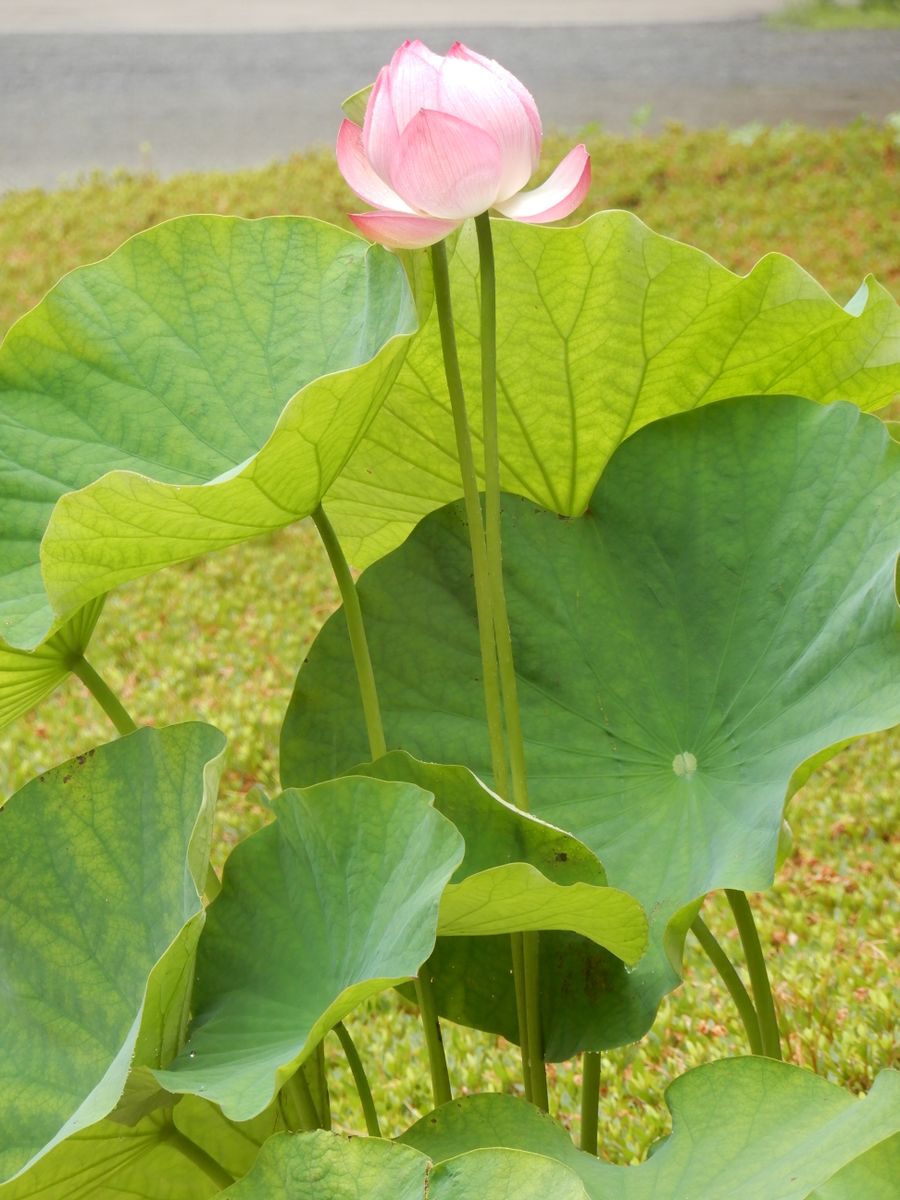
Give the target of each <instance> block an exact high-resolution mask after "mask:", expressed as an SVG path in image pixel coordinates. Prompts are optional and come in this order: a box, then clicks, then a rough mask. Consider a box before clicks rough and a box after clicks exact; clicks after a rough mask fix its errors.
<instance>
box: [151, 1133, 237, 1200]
mask: <svg viewBox="0 0 900 1200" xmlns="http://www.w3.org/2000/svg"><path fill="white" fill-rule="evenodd" d="M166 1141H167V1142H169V1144H170V1145H172V1146H174V1147H175V1149H176V1150H178V1152H179V1153H180V1154H182V1155H183V1156H184V1157H185V1158H186V1159H188V1161H189V1162H192V1163H193V1164H194V1166H195V1167H198V1168H199V1169H200V1170H201V1171H202V1172H203V1174H204V1175H205V1176H206V1177H207V1179H211V1180H212V1182H213V1183H214V1184H215V1185H216V1186H217V1187H218V1188H219V1189H220V1190H221V1189H224V1188H227V1187H230V1186H231V1184H233V1183H234V1176H233V1175H230V1174H229V1173H228V1171H226V1170H225V1168H224V1167H223V1166H221V1165H220V1164H219V1163H217V1162H216V1160H215V1159H214V1158H212V1157H211V1156H210V1155H209V1154H207V1153H206V1151H205V1150H204V1149H202V1147H200V1146H198V1145H197V1144H196V1142H192V1141H191V1140H190V1138H188V1137H185V1135H184V1134H183V1133H182V1132H181V1130H180V1129H176V1128H175V1126H174V1125H172V1126H170V1128H169V1129H168V1131H167V1133H166Z"/></svg>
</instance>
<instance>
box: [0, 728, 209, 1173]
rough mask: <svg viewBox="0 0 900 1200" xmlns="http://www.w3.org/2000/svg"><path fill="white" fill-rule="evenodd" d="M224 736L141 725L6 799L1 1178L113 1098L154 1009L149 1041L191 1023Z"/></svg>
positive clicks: (145, 1040) (106, 1108)
mask: <svg viewBox="0 0 900 1200" xmlns="http://www.w3.org/2000/svg"><path fill="white" fill-rule="evenodd" d="M223 747H224V738H223V736H222V734H220V733H219V732H218V731H217V730H215V729H212V728H211V727H209V726H206V725H198V724H191V725H179V726H174V727H172V728H170V729H164V730H153V729H142V730H139V731H138V732H136V733H133V734H131V735H129V736H128V737H125V738H121V739H120V740H118V741H116V742H112V743H111V744H110V745H108V746H102V747H100V748H99V749H98V750H96V751H94V750H91V751H89V752H88V753H86V754H81V755H79V756H78V757H77V758H76V759H73V760H72V761H71V762H69V763H66V764H64V765H63V766H61V767H57V768H55V769H54V770H52V771H48V772H47V773H46V774H45V775H42V776H40V777H39V778H38V779H35V780H32V782H31V783H29V784H27V786H26V787H24V788H23V789H22V790H21V791H20V792H19V793H17V794H16V795H15V796H13V797H12V799H10V800H9V801H8V802H7V804H6V805H5V806H4V807H3V808H2V809H0V829H2V847H3V888H2V890H0V991H2V994H3V1003H2V1005H0V1044H2V1046H3V1054H2V1055H0V1092H2V1094H3V1097H4V1101H3V1105H2V1106H0V1179H2V1180H6V1179H10V1178H12V1177H14V1176H15V1175H16V1174H17V1173H18V1172H20V1171H22V1170H23V1169H24V1168H25V1167H26V1166H28V1164H29V1163H33V1162H34V1161H35V1160H37V1159H38V1158H39V1157H40V1156H41V1155H43V1154H45V1153H46V1152H47V1151H48V1150H49V1149H50V1148H51V1147H53V1146H54V1145H56V1144H57V1143H59V1142H61V1141H63V1140H64V1139H65V1138H67V1137H69V1136H70V1135H71V1134H73V1133H75V1132H77V1131H79V1130H82V1129H84V1128H86V1127H87V1126H89V1125H93V1124H94V1123H95V1122H96V1121H97V1120H99V1119H100V1118H101V1117H104V1116H105V1115H106V1114H107V1113H109V1112H111V1111H112V1109H113V1108H115V1106H116V1103H117V1101H118V1100H119V1097H120V1095H121V1094H122V1090H123V1087H124V1085H125V1080H126V1076H127V1074H128V1069H129V1065H130V1062H131V1059H132V1055H133V1054H134V1052H135V1047H136V1043H137V1042H138V1041H139V1032H141V1025H142V1022H143V1024H144V1031H143V1032H141V1038H140V1040H141V1046H142V1052H144V1053H147V1054H149V1055H151V1056H152V1054H153V1053H154V1052H155V1051H156V1050H157V1049H158V1048H159V1047H160V1046H161V1039H162V1037H163V1035H164V1033H165V1031H166V1030H168V1029H169V1028H170V1027H171V1025H172V1024H173V1023H174V1024H176V1025H177V1024H180V1022H181V1019H182V1009H183V1008H184V1003H185V1001H184V988H183V980H184V975H185V968H184V965H183V964H185V963H190V962H191V961H192V956H193V950H194V944H195V943H196V939H197V936H198V934H199V928H200V923H201V921H202V906H201V903H200V894H199V889H200V887H202V880H203V874H201V873H199V872H198V871H197V870H196V867H195V860H196V859H197V857H198V848H199V850H201V851H203V854H204V855H205V853H206V851H207V850H208V847H209V840H210V837H211V829H212V816H213V804H214V798H215V786H216V782H217V779H218V772H219V769H220V766H221V758H222V751H223ZM204 861H205V858H204ZM179 964H180V965H179ZM187 982H188V984H189V982H190V970H189V968H188V974H187ZM169 1007H173V1008H174V1009H175V1013H174V1015H172V1014H171V1013H170V1012H169V1011H168V1009H169Z"/></svg>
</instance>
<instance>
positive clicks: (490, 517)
mask: <svg viewBox="0 0 900 1200" xmlns="http://www.w3.org/2000/svg"><path fill="white" fill-rule="evenodd" d="M475 231H476V234H477V236H478V262H479V276H480V281H481V413H482V423H483V435H484V514H485V548H486V553H487V572H488V584H489V589H490V605H491V613H492V617H493V623H494V637H495V640H496V644H497V661H498V663H499V669H500V690H501V695H502V699H503V717H504V722H505V725H506V737H507V745H508V748H509V765H510V777H511V781H512V801H513V803H514V804H515V805H516V807H517V808H520V809H522V810H523V811H524V812H528V811H529V808H530V804H529V800H528V777H527V773H526V767H525V739H524V738H523V736H522V720H521V715H520V712H519V695H518V685H517V682H516V664H515V660H514V658H513V647H512V637H511V635H510V630H509V615H508V613H507V608H506V592H505V589H504V586H503V543H502V537H501V501H500V421H499V415H498V410H497V276H496V268H495V264H494V241H493V237H492V236H491V219H490V217H489V216H488V214H487V213H486V212H485V213H482V214H481V215H480V216H478V217H476V218H475ZM538 938H539V935H538V934H537V933H531V934H528V935H527V936H526V939H525V942H524V943H523V945H526V946H527V945H531V950H530V951H527V952H526V953H525V954H524V972H523V977H522V981H521V986H522V988H523V990H524V993H525V995H524V1006H523V1007H524V1009H525V1014H526V1029H527V1033H526V1037H525V1041H524V1043H523V1045H522V1058H523V1065H525V1063H526V1062H527V1066H526V1068H525V1073H526V1075H527V1076H530V1078H531V1085H532V1093H533V1096H532V1098H533V1099H534V1101H535V1103H537V1104H540V1105H541V1106H542V1107H543V1108H545V1109H546V1107H547V1105H546V1096H547V1080H546V1074H545V1069H544V1063H543V1057H542V1054H541V1046H542V1045H543V1038H542V1034H541V1006H540V992H539V980H538V970H537V964H538ZM520 1029H521V1025H520ZM538 1075H540V1076H541V1079H540V1081H539V1080H538ZM542 1100H543V1103H542Z"/></svg>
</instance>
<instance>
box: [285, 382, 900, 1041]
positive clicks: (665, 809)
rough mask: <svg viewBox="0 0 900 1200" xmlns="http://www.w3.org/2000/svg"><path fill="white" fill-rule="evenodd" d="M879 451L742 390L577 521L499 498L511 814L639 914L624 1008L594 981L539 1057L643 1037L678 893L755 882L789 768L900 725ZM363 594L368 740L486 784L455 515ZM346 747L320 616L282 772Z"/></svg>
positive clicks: (352, 736) (644, 452)
mask: <svg viewBox="0 0 900 1200" xmlns="http://www.w3.org/2000/svg"><path fill="white" fill-rule="evenodd" d="M898 459H900V450H898V447H897V445H896V444H895V443H892V442H891V441H890V440H889V438H888V436H887V434H886V432H885V429H884V426H883V425H882V423H881V422H880V421H878V420H877V419H875V418H871V417H866V416H862V415H861V414H860V413H859V412H858V410H856V409H855V408H854V407H853V406H851V405H848V404H839V405H833V406H830V407H823V406H820V405H817V404H813V403H812V402H810V401H805V400H798V399H791V398H784V397H781V398H745V399H742V400H735V401H725V402H722V403H720V404H717V405H712V406H709V407H707V408H703V409H700V410H698V411H697V412H695V413H691V414H686V415H683V416H680V417H677V418H671V419H669V420H666V421H662V422H659V423H656V424H654V425H652V426H649V427H647V428H646V429H644V430H642V431H641V432H640V433H638V434H636V435H635V436H634V437H633V438H631V439H629V441H628V442H626V443H625V444H624V445H623V446H622V447H621V449H620V450H619V451H618V453H617V454H616V456H615V458H614V459H613V460H612V461H611V463H610V465H609V467H608V469H607V471H606V472H605V474H604V477H603V479H602V480H601V482H600V485H599V486H598V488H597V490H596V492H595V494H594V496H593V497H592V499H591V503H590V506H589V508H588V511H587V513H586V515H585V516H584V517H582V518H579V519H576V520H569V521H563V520H560V519H559V518H558V517H556V516H555V515H554V514H552V513H549V512H546V511H544V510H541V509H536V508H534V506H533V505H532V504H530V503H528V502H525V501H522V500H517V499H514V498H512V497H510V498H508V499H507V501H506V503H505V511H504V565H505V573H506V587H507V595H508V600H509V610H510V621H511V626H512V632H513V638H514V642H515V653H516V666H517V671H518V676H519V696H520V701H521V706H522V722H523V728H524V734H525V740H526V752H527V759H528V770H529V785H530V791H531V798H532V807H533V809H534V811H535V812H537V813H538V814H539V815H541V816H543V817H545V818H546V819H548V820H550V821H552V822H553V823H554V824H556V825H558V826H560V827H561V828H564V829H568V830H571V831H572V832H573V833H574V834H575V835H576V836H577V837H579V838H580V839H581V840H583V841H584V842H585V843H587V845H588V846H590V847H591V849H593V850H594V851H595V852H596V853H597V854H598V856H599V857H600V858H601V859H602V861H603V863H604V865H605V867H606V871H607V875H608V878H609V882H610V883H611V884H612V885H614V886H617V887H620V888H623V889H624V890H626V891H628V892H630V893H631V894H632V895H634V896H636V897H637V898H638V899H639V900H640V901H641V902H642V903H643V905H644V908H645V909H646V911H647V912H648V914H649V915H650V922H651V951H650V953H649V954H648V955H647V956H646V957H645V958H644V959H643V960H642V961H641V963H640V964H639V965H638V967H637V969H636V970H635V971H634V972H633V973H632V974H630V975H629V976H628V979H627V985H628V990H629V994H630V996H631V997H632V1001H633V1007H628V1006H627V1005H626V1006H625V1008H624V1009H623V1008H621V1005H620V1001H621V993H619V992H616V995H615V997H614V1000H615V1005H614V1007H615V1011H610V1012H604V1001H605V989H604V988H602V987H601V988H600V989H598V994H597V995H596V996H595V999H596V1001H597V1003H596V1005H595V1006H593V1007H592V1009H591V1011H592V1013H593V1017H592V1022H593V1024H592V1026H591V1027H590V1028H586V1027H584V1026H582V1027H581V1028H577V1027H576V1026H575V1025H573V1027H572V1029H571V1030H570V1035H571V1036H570V1038H569V1041H568V1044H565V1045H563V1044H559V1045H556V1046H555V1047H554V1049H553V1050H552V1051H551V1055H552V1056H555V1055H557V1054H558V1055H559V1056H561V1057H566V1056H567V1055H569V1054H571V1053H573V1052H574V1051H575V1050H576V1049H578V1048H579V1047H581V1048H599V1047H600V1046H602V1045H604V1044H606V1045H615V1044H618V1043H619V1042H622V1041H627V1040H630V1039H632V1038H636V1037H639V1036H640V1035H641V1034H642V1033H643V1032H644V1031H645V1029H646V1028H647V1021H648V1018H651V1019H652V1013H653V1011H654V1006H655V1005H656V1003H657V1002H658V1000H659V998H660V997H661V996H662V995H663V994H664V993H665V991H666V990H668V989H670V988H671V987H672V986H674V984H675V983H676V981H677V979H678V972H677V969H676V968H677V964H678V962H679V960H680V946H679V944H678V943H679V940H681V939H683V935H684V930H685V929H686V926H687V924H688V923H689V921H690V909H689V907H687V906H690V905H691V903H692V902H693V901H695V900H696V899H697V898H698V897H701V896H702V895H703V894H704V893H706V892H708V891H710V890H712V889H714V888H719V887H725V886H727V887H734V888H744V889H758V888H763V887H766V886H768V885H769V883H770V882H771V879H772V871H773V865H774V862H775V855H776V848H777V843H778V834H779V830H780V826H781V817H782V808H783V805H784V799H785V793H786V790H787V788H788V785H789V782H790V780H791V777H792V775H793V772H794V770H795V768H796V767H797V766H798V764H800V763H802V762H803V761H804V760H805V759H807V758H809V757H810V756H812V755H814V754H815V753H816V752H817V751H819V750H821V749H822V748H823V747H829V746H832V745H835V744H836V743H838V742H840V741H842V740H843V739H845V738H847V737H850V736H852V735H854V734H860V733H864V732H866V731H869V730H875V729H879V728H883V727H885V726H887V725H890V724H892V723H893V722H894V721H896V720H898V719H900V689H898V687H897V679H898V676H900V636H898V634H900V621H898V608H897V605H896V601H895V597H894V567H895V561H896V555H897V547H898V541H900V470H898ZM360 595H361V600H362V605H363V609H364V613H365V616H366V622H367V627H368V632H369V640H370V645H371V648H372V654H373V659H374V666H375V675H376V680H377V683H378V688H379V693H380V697H381V704H382V711H383V715H384V720H385V727H386V733H387V740H388V745H389V746H392V747H403V748H404V749H406V750H408V751H410V752H411V753H414V754H416V755H418V756H420V757H423V758H436V757H438V756H441V757H442V758H444V759H445V760H448V761H456V762H462V763H465V764H466V765H467V766H469V767H470V768H471V769H473V770H474V771H475V772H476V773H478V774H479V775H480V776H482V777H483V778H489V775H490V756H489V751H488V745H487V739H486V734H485V728H484V721H483V717H482V712H483V702H482V698H481V684H480V666H479V661H480V660H479V651H478V642H477V634H476V630H475V617H474V611H473V610H474V603H473V598H472V590H471V568H470V564H469V552H468V545H467V536H466V531H465V527H464V524H463V515H462V512H461V509H460V507H459V506H451V507H448V508H446V509H443V510H441V511H439V512H437V513H435V514H433V515H432V516H430V517H429V518H427V519H426V520H424V521H423V522H422V523H421V524H420V525H419V527H418V528H417V529H416V531H415V533H414V534H413V535H412V536H411V537H410V538H409V540H408V541H407V542H406V544H405V545H404V546H403V547H401V548H400V549H399V550H397V551H396V552H395V553H394V554H392V555H391V556H390V558H388V559H386V560H385V561H383V562H382V563H379V564H376V565H375V566H373V567H371V568H370V569H369V570H368V571H367V572H366V573H365V574H364V575H363V577H362V579H361V581H360ZM364 747H365V735H364V729H363V725H362V720H361V716H360V708H359V700H358V695H357V687H356V680H355V674H354V671H353V667H352V661H351V656H350V653H349V649H348V646H347V637H346V629H345V622H344V620H343V614H340V613H338V614H335V616H334V617H333V618H332V619H331V620H330V621H329V622H328V623H327V624H326V626H325V628H324V629H323V631H322V632H321V634H320V635H319V638H318V639H317V641H316V643H315V644H314V646H313V648H312V651H311V653H310V655H309V657H308V659H307V662H306V664H305V665H304V667H303V668H302V669H301V671H300V674H299V676H298V679H297V684H296V688H295V692H294V696H293V699H292V702H291V707H290V709H289V712H288V716H287V718H286V722H285V727H284V730H283V736H282V775H283V779H284V781H286V782H289V783H291V784H301V783H307V782H310V781H311V780H314V779H315V778H318V777H321V776H328V775H331V774H333V773H335V772H336V771H339V770H341V769H346V767H348V766H349V765H350V764H352V763H354V762H356V761H358V759H359V758H360V757H361V756H362V755H363V754H364V753H365V750H364ZM667 935H668V938H669V940H668V944H667ZM588 1015H589V1016H590V1013H588ZM479 1020H481V1018H480V1017H479ZM472 1023H473V1024H475V1023H478V1021H476V1020H475V1019H474V1017H473V1019H472ZM489 1028H494V1026H489ZM503 1031H504V1032H507V1034H508V1033H509V1032H510V1030H508V1029H504V1030H503Z"/></svg>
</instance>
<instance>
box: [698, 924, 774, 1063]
mask: <svg viewBox="0 0 900 1200" xmlns="http://www.w3.org/2000/svg"><path fill="white" fill-rule="evenodd" d="M691 933H693V935H694V937H695V938H696V939H697V941H698V942H699V943H700V945H701V946H702V948H703V950H704V953H705V954H706V957H707V958H708V959H709V961H710V962H711V963H712V965H713V966H714V967H715V968H716V970H717V971H718V972H719V975H720V977H721V979H722V982H723V983H724V984H725V986H726V987H727V988H728V991H729V993H730V994H731V998H732V1000H733V1001H734V1004H735V1007H736V1008H737V1010H738V1013H739V1014H740V1018H741V1021H742V1022H743V1025H744V1030H745V1032H746V1034H747V1041H748V1042H749V1043H750V1053H751V1054H762V1052H763V1048H762V1035H761V1034H760V1031H759V1017H758V1016H757V1013H756V1009H755V1008H754V1007H753V1001H752V1000H751V999H750V993H749V992H748V991H747V989H746V988H745V987H744V982H743V980H742V979H741V977H740V975H738V973H737V971H736V970H735V967H734V964H733V963H732V961H731V959H730V958H729V957H728V955H727V954H726V953H725V951H724V950H723V949H722V947H721V946H720V945H719V943H718V942H717V941H716V939H715V937H714V936H713V933H712V931H711V930H710V928H709V926H708V925H707V924H706V922H705V921H704V920H703V918H702V917H699V916H698V917H695V918H694V922H693V924H692V925H691Z"/></svg>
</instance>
